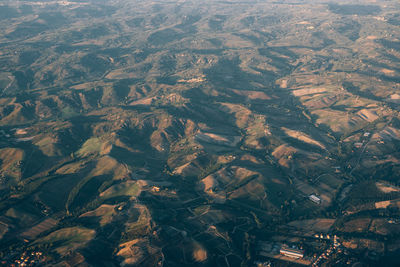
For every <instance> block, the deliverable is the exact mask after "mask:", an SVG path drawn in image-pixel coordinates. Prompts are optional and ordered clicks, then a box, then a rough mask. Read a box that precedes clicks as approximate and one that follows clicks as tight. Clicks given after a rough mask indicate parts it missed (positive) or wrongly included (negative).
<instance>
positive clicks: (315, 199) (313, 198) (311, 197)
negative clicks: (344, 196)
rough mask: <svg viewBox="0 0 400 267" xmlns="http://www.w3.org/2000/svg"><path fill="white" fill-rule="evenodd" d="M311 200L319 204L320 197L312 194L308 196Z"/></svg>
mask: <svg viewBox="0 0 400 267" xmlns="http://www.w3.org/2000/svg"><path fill="white" fill-rule="evenodd" d="M308 198H309V199H310V200H311V201H312V202H314V203H316V204H321V199H320V198H319V197H317V196H316V195H314V194H312V195H310V196H309V197H308Z"/></svg>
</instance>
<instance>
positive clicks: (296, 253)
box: [280, 246, 304, 259]
mask: <svg viewBox="0 0 400 267" xmlns="http://www.w3.org/2000/svg"><path fill="white" fill-rule="evenodd" d="M280 253H281V254H282V255H284V256H286V257H290V258H294V259H301V258H303V256H304V253H303V251H301V250H299V249H295V248H288V247H286V246H283V247H282V248H281V250H280Z"/></svg>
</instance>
